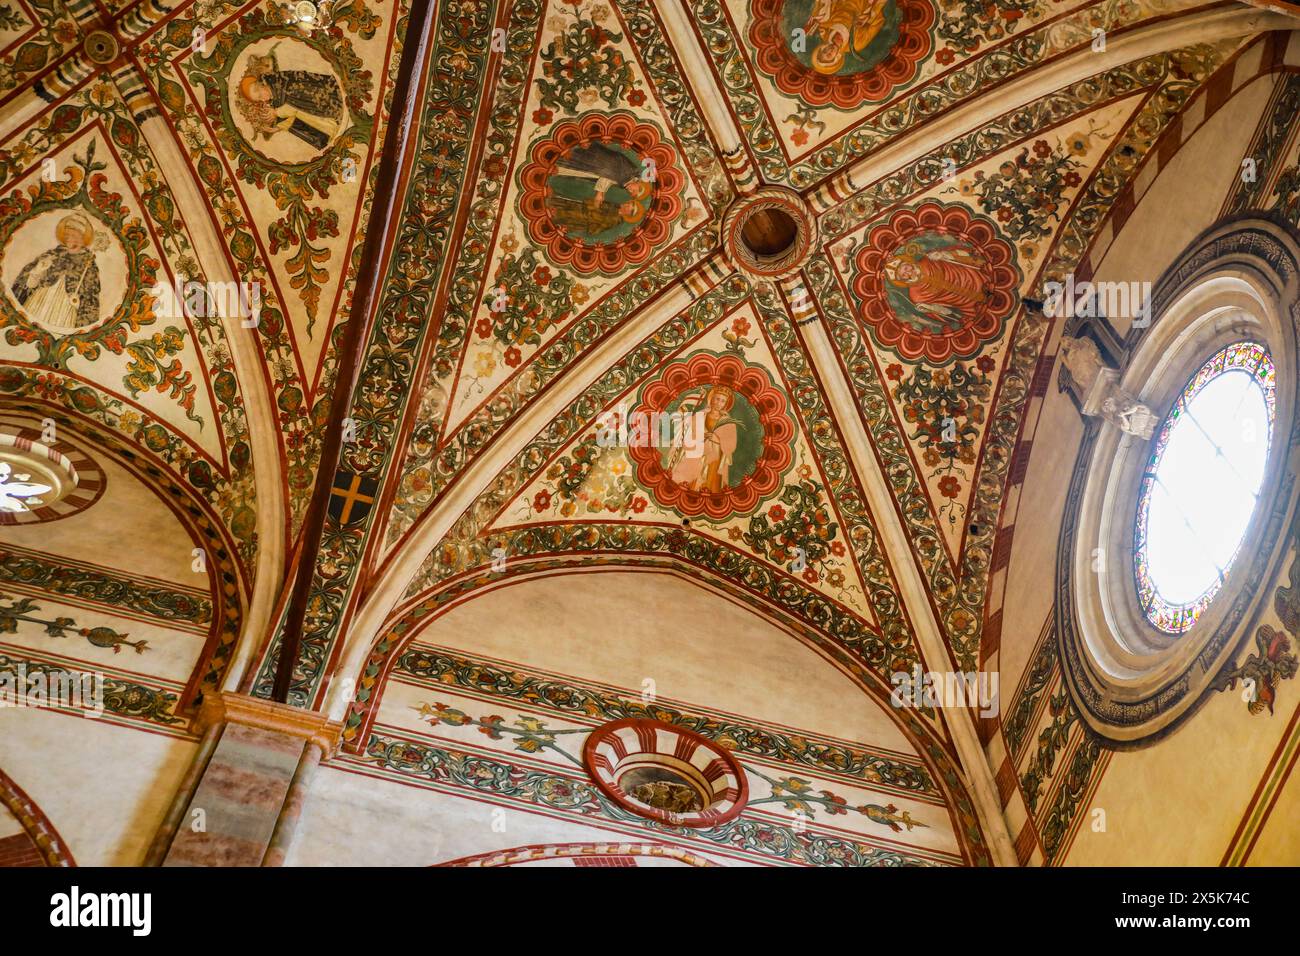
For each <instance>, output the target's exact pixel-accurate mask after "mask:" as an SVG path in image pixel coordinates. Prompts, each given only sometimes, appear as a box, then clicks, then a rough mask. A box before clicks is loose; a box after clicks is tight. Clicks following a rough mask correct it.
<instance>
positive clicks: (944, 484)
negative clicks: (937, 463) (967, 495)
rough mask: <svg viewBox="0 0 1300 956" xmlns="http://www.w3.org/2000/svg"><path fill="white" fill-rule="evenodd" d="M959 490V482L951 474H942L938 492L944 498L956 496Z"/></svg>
mask: <svg viewBox="0 0 1300 956" xmlns="http://www.w3.org/2000/svg"><path fill="white" fill-rule="evenodd" d="M960 492H961V482H960V481H958V480H957V479H956V478H954V477H953V476H952V475H944V476H943V477H942V478H940V479H939V494H941V495H943V496H944V497H945V498H956V497H957V495H958V494H959V493H960Z"/></svg>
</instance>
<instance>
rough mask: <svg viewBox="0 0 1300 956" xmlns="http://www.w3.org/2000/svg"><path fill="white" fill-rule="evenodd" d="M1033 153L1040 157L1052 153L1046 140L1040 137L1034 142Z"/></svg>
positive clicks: (1045, 156) (1043, 157)
mask: <svg viewBox="0 0 1300 956" xmlns="http://www.w3.org/2000/svg"><path fill="white" fill-rule="evenodd" d="M1034 155H1035V156H1038V157H1040V158H1042V159H1046V158H1047V157H1048V156H1051V155H1052V147H1051V146H1050V145H1048V142H1047V140H1045V139H1040V140H1037V141H1036V142H1035V143H1034Z"/></svg>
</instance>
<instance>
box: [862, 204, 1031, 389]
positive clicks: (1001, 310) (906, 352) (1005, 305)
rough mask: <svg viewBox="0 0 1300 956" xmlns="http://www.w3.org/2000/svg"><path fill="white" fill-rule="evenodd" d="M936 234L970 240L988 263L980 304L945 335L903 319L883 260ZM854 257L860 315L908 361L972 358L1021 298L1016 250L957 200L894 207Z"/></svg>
mask: <svg viewBox="0 0 1300 956" xmlns="http://www.w3.org/2000/svg"><path fill="white" fill-rule="evenodd" d="M934 232H938V233H942V234H943V235H946V236H951V237H953V238H954V239H961V240H963V241H965V242H967V243H969V244H970V245H971V246H973V247H974V248H975V249H976V250H977V251H978V252H979V254H980V255H981V256H982V257H983V258H984V260H985V262H986V263H987V265H986V267H985V277H986V279H987V285H986V287H985V288H986V290H987V297H986V299H985V302H984V305H983V306H982V307H981V308H980V309H979V311H978V312H977V313H976V315H975V317H974V318H973V319H970V320H968V321H967V322H966V323H965V324H963V325H962V327H961V328H959V329H956V330H954V331H948V332H943V333H935V332H924V331H921V330H919V329H916V328H913V327H912V326H911V325H909V324H907V323H906V322H904V321H902V320H901V319H899V318H898V316H897V315H896V314H895V312H894V310H893V308H892V307H891V306H890V305H889V301H888V299H887V298H886V296H885V277H884V276H885V272H884V266H885V262H886V261H887V260H888V259H889V257H890V256H892V255H893V254H894V253H895V252H896V251H897V250H898V249H899V248H901V247H902V246H903V245H904V244H905V243H907V242H908V240H910V239H911V238H913V237H914V236H918V235H921V234H924V233H934ZM855 261H856V263H857V278H856V279H855V280H854V282H853V290H854V292H855V293H856V295H857V297H858V300H859V301H860V303H861V305H860V307H859V310H858V317H859V319H860V320H861V321H862V323H863V324H864V325H865V326H867V328H868V330H869V331H870V332H871V334H872V336H873V338H874V339H875V340H876V342H877V343H878V344H880V345H883V346H885V347H886V348H890V349H893V350H894V351H895V352H897V353H898V354H899V355H900V356H902V357H903V358H904V359H907V360H909V361H917V360H919V359H924V360H926V361H928V362H930V363H932V364H934V365H943V364H946V363H947V362H950V361H952V360H954V359H964V358H972V357H974V356H975V355H976V354H978V353H979V351H980V350H981V349H982V348H983V347H984V346H985V345H986V344H987V343H989V342H991V341H993V340H994V339H996V338H998V336H1000V335H1001V334H1002V330H1003V327H1004V325H1005V324H1006V320H1007V319H1008V317H1010V315H1011V313H1012V312H1013V311H1014V310H1015V308H1016V304H1017V302H1018V299H1019V297H1018V289H1019V286H1020V278H1021V276H1020V268H1019V266H1017V265H1016V261H1015V250H1014V249H1013V248H1012V247H1011V244H1010V243H1009V242H1007V241H1006V240H1005V239H1003V238H1002V237H1001V236H1000V235H998V231H997V227H996V226H994V224H993V222H992V221H991V220H989V219H986V218H985V217H983V216H980V215H977V214H975V213H972V212H971V211H970V210H969V209H967V208H966V207H965V206H962V205H958V204H946V203H941V202H938V201H937V200H933V199H930V200H926V201H925V202H923V203H921V204H920V205H918V206H916V207H915V208H914V209H900V210H898V211H897V212H895V213H894V214H893V216H891V217H890V218H889V220H888V221H887V222H884V223H881V224H880V225H879V226H876V228H874V229H872V230H871V231H870V232H869V233H868V234H867V236H866V239H865V240H864V242H863V244H862V247H861V248H860V249H859V250H858V252H857V254H856V257H855Z"/></svg>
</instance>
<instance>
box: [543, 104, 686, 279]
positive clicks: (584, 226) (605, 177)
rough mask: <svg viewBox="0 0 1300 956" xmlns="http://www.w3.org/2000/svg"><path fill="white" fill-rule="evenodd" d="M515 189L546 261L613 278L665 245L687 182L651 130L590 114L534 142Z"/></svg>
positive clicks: (623, 118) (622, 116) (628, 117)
mask: <svg viewBox="0 0 1300 956" xmlns="http://www.w3.org/2000/svg"><path fill="white" fill-rule="evenodd" d="M519 182H520V198H519V212H520V216H521V218H522V219H523V221H524V222H525V223H526V224H527V226H528V235H529V237H530V238H531V239H532V240H533V242H535V243H536V244H537V245H538V246H539V247H540V248H541V249H542V250H543V252H545V254H546V255H547V257H548V258H550V259H551V261H552V262H554V263H556V264H557V265H565V266H569V267H570V268H572V269H574V270H575V271H577V272H579V273H581V274H583V275H593V274H605V275H613V274H616V273H618V272H621V271H623V270H624V269H626V268H628V267H629V266H633V265H638V264H640V263H642V262H645V261H646V260H647V259H649V258H650V256H651V254H652V253H653V252H654V251H655V250H656V249H657V248H658V247H660V246H662V245H663V244H664V243H665V242H666V241H667V240H668V239H669V237H670V236H671V233H672V226H673V222H674V221H675V220H676V218H677V217H678V216H679V215H680V214H681V212H682V208H683V198H682V193H683V191H684V189H685V185H686V177H685V175H684V174H683V173H682V171H681V169H680V168H679V166H678V160H677V152H676V150H675V149H673V147H672V145H671V144H669V143H668V142H666V141H665V140H664V138H663V137H662V136H661V134H660V132H659V130H658V129H657V128H656V127H655V126H654V125H652V124H650V123H647V122H644V121H642V120H640V119H638V118H637V117H636V116H634V115H633V114H631V113H627V112H617V113H600V112H593V113H586V114H583V115H582V116H580V117H578V118H577V119H575V120H568V121H565V122H563V123H558V124H556V125H555V126H554V127H553V128H552V129H551V130H549V131H548V134H547V135H546V136H545V137H544V138H543V139H541V140H538V141H537V142H536V143H534V144H533V146H532V148H531V149H530V150H529V158H528V161H527V162H526V163H525V164H524V165H523V167H522V169H521V170H520V173H519Z"/></svg>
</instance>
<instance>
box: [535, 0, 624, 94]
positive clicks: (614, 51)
mask: <svg viewBox="0 0 1300 956" xmlns="http://www.w3.org/2000/svg"><path fill="white" fill-rule="evenodd" d="M579 2H581V0H579ZM574 6H575V9H574V10H571V11H570V10H569V9H568V7H567V5H566V4H558V5H557V7H558V10H559V13H557V14H556V15H555V16H553V17H552V18H551V19H550V21H549V22H548V26H550V27H551V28H552V29H553V30H555V32H556V33H557V34H558V35H557V36H556V37H555V38H554V39H553V40H551V42H550V43H549V44H547V45H546V47H545V48H544V49H543V50H542V51H541V55H540V60H541V64H542V77H541V78H539V79H538V80H537V86H538V88H539V89H540V90H541V93H542V98H541V107H542V109H552V110H563V111H564V112H566V113H570V114H574V113H577V112H578V109H579V107H580V106H581V107H582V108H588V107H590V106H592V105H593V104H594V103H595V102H596V101H597V100H598V99H599V100H601V101H603V102H604V103H605V105H606V106H608V107H609V108H610V109H614V108H615V107H617V106H618V105H619V103H620V101H622V100H625V99H626V101H627V102H628V104H629V105H630V106H640V105H641V104H642V103H644V102H645V93H644V92H640V91H637V92H636V95H635V96H633V95H632V93H633V88H634V86H635V85H636V81H635V78H634V76H633V74H632V66H631V64H630V63H628V62H627V60H626V59H624V57H623V54H622V53H621V52H620V51H619V49H618V47H617V46H616V44H618V43H622V42H623V34H621V33H616V32H614V31H613V30H611V29H609V28H608V26H607V24H608V22H609V9H608V8H607V7H604V6H601V5H596V6H594V7H593V8H592V9H591V10H590V11H588V10H580V9H576V7H577V4H575V5H574ZM566 14H567V15H569V16H572V18H573V19H572V20H566V19H565V16H566Z"/></svg>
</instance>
